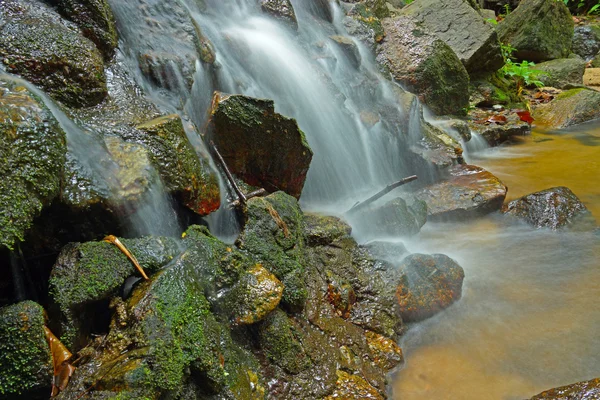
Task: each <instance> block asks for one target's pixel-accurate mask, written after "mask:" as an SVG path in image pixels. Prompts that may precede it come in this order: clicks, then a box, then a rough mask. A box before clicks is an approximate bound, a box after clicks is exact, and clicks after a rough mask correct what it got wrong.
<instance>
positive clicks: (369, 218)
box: [349, 197, 427, 237]
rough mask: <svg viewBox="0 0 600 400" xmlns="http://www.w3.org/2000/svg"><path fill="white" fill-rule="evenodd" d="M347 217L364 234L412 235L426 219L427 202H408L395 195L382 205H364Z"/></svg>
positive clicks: (417, 231) (375, 235) (376, 235)
mask: <svg viewBox="0 0 600 400" xmlns="http://www.w3.org/2000/svg"><path fill="white" fill-rule="evenodd" d="M349 218H350V219H351V221H352V222H353V223H354V224H355V225H356V226H360V229H361V230H362V231H361V232H362V234H364V235H366V236H369V237H370V236H374V237H378V236H394V237H396V236H404V237H406V236H413V235H416V234H417V233H419V231H420V230H421V227H422V226H423V225H424V224H425V222H426V221H427V204H425V202H422V201H420V200H419V201H415V202H413V203H411V204H408V203H407V202H406V200H404V199H403V198H401V197H397V198H395V199H393V200H391V201H388V202H387V203H385V204H383V205H373V206H370V207H365V208H364V209H362V210H358V211H356V212H354V213H352V214H350V216H349Z"/></svg>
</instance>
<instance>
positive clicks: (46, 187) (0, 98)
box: [0, 39, 67, 249]
mask: <svg viewBox="0 0 600 400" xmlns="http://www.w3.org/2000/svg"><path fill="white" fill-rule="evenodd" d="M0 40H1V39H0ZM0 150H1V154H2V163H1V164H0V174H1V175H2V177H3V178H2V180H1V182H0V227H1V228H0V237H1V239H0V246H1V247H8V248H9V249H11V248H12V247H13V246H14V244H15V243H16V242H19V241H23V240H24V235H25V232H26V231H27V230H28V229H29V228H30V226H31V223H32V221H33V219H34V218H35V217H37V216H38V215H39V214H40V212H41V210H42V208H43V207H44V206H47V205H49V204H50V202H51V201H52V200H53V199H54V198H55V197H56V196H57V195H58V194H59V191H60V178H61V174H62V170H63V165H64V162H65V154H66V151H67V149H66V142H65V134H64V132H63V131H62V129H61V128H60V126H59V124H58V122H57V121H56V119H55V118H54V116H53V115H52V113H51V112H50V111H49V110H48V108H46V106H45V105H44V104H43V103H42V102H41V101H40V99H39V98H38V97H37V96H35V95H34V94H33V93H32V92H30V91H29V90H28V89H26V88H25V87H24V86H22V85H21V84H20V83H19V82H16V81H12V80H6V79H3V78H0Z"/></svg>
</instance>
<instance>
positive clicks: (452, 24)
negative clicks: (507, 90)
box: [402, 0, 504, 75]
mask: <svg viewBox="0 0 600 400" xmlns="http://www.w3.org/2000/svg"><path fill="white" fill-rule="evenodd" d="M402 14H403V15H406V16H409V17H410V18H412V19H413V21H415V23H416V25H417V26H422V27H424V28H425V29H427V30H428V31H429V32H431V33H433V34H434V35H435V36H436V37H437V38H438V39H441V40H443V41H444V42H445V43H446V44H448V45H449V46H450V47H451V48H452V50H454V52H455V53H456V55H457V56H458V58H459V59H460V61H461V62H462V63H463V64H464V66H465V68H466V69H467V71H468V72H469V74H470V75H473V74H485V73H488V72H495V71H497V70H498V69H499V68H501V67H502V66H503V65H504V59H503V58H502V53H501V52H500V42H499V41H498V36H497V34H496V31H495V30H494V28H493V27H492V26H491V25H490V24H488V23H487V22H486V21H485V20H484V19H483V17H481V15H480V14H479V13H478V12H477V11H475V9H473V7H472V6H471V5H470V4H469V3H468V2H467V1H466V0H445V1H437V0H423V1H416V2H413V3H411V4H410V5H408V6H407V7H405V8H404V9H403V10H402Z"/></svg>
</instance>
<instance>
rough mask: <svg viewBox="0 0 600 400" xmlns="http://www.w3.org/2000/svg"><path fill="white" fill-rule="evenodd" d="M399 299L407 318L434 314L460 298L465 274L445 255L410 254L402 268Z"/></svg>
mask: <svg viewBox="0 0 600 400" xmlns="http://www.w3.org/2000/svg"><path fill="white" fill-rule="evenodd" d="M398 275H399V279H398V281H397V282H398V284H397V289H396V299H397V301H398V304H400V313H401V315H402V319H403V320H404V321H421V320H424V319H427V318H429V317H432V316H433V315H435V314H437V313H438V312H440V311H441V310H443V309H445V308H447V307H448V306H450V305H451V304H452V303H454V302H455V301H457V300H458V299H460V297H461V295H462V283H463V279H464V277H465V273H464V271H463V269H462V267H461V266H460V265H458V264H457V263H456V261H454V260H453V259H451V258H450V257H448V256H446V255H443V254H434V255H425V254H411V255H410V256H408V257H406V258H405V259H404V261H403V263H402V265H400V267H399V272H398Z"/></svg>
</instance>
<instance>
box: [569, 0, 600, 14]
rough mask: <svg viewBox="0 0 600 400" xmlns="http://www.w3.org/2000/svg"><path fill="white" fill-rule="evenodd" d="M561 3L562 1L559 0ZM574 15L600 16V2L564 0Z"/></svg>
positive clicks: (592, 0) (599, 0)
mask: <svg viewBox="0 0 600 400" xmlns="http://www.w3.org/2000/svg"><path fill="white" fill-rule="evenodd" d="M559 1H560V0H559ZM562 1H563V2H564V3H565V5H566V6H567V7H569V10H570V11H571V13H573V14H578V15H583V14H588V15H591V14H600V0H562Z"/></svg>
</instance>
